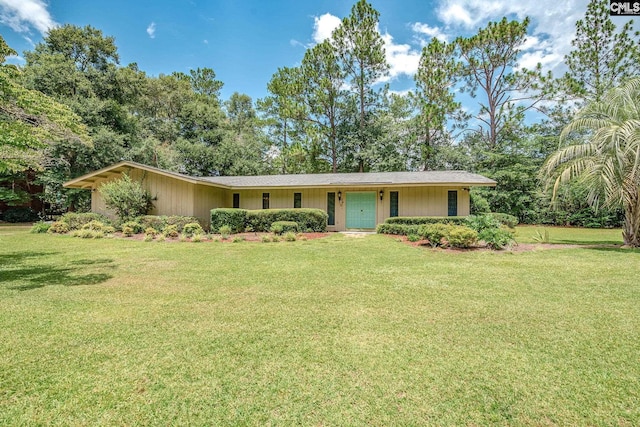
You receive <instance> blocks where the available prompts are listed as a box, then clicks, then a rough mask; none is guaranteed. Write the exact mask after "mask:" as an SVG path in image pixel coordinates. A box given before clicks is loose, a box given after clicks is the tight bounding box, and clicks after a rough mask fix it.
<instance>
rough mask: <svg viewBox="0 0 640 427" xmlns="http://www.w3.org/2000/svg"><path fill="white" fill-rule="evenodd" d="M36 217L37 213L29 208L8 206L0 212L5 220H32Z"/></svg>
mask: <svg viewBox="0 0 640 427" xmlns="http://www.w3.org/2000/svg"><path fill="white" fill-rule="evenodd" d="M37 219H38V214H37V213H36V212H34V211H33V209H31V208H26V207H17V208H9V209H7V210H6V211H4V212H3V213H2V220H3V221H7V222H32V221H36V220H37Z"/></svg>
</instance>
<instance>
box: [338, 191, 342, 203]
mask: <svg viewBox="0 0 640 427" xmlns="http://www.w3.org/2000/svg"><path fill="white" fill-rule="evenodd" d="M338 201H339V202H341V201H342V191H338Z"/></svg>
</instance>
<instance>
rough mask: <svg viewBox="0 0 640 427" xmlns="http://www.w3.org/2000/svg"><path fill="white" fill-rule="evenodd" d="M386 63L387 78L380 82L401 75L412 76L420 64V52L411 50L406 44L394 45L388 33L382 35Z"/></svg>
mask: <svg viewBox="0 0 640 427" xmlns="http://www.w3.org/2000/svg"><path fill="white" fill-rule="evenodd" d="M382 40H384V50H385V56H386V59H387V62H388V63H389V66H390V69H389V76H387V77H386V78H384V79H383V80H382V81H389V80H392V79H394V78H396V77H398V76H400V75H402V74H405V75H407V76H413V75H414V74H415V73H416V71H418V65H419V64H420V52H419V51H417V50H413V49H412V48H411V46H410V45H408V44H395V43H394V42H393V37H392V36H391V34H389V33H385V34H383V35H382Z"/></svg>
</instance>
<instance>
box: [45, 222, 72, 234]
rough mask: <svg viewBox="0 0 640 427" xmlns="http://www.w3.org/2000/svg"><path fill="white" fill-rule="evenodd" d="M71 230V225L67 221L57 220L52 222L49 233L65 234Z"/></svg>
mask: <svg viewBox="0 0 640 427" xmlns="http://www.w3.org/2000/svg"><path fill="white" fill-rule="evenodd" d="M68 232H69V226H68V225H67V223H66V222H62V221H55V222H52V223H51V226H50V227H49V230H47V233H55V234H65V233H68Z"/></svg>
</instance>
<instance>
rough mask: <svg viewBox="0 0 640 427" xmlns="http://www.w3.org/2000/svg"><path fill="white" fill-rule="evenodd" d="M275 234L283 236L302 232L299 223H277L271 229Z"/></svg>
mask: <svg viewBox="0 0 640 427" xmlns="http://www.w3.org/2000/svg"><path fill="white" fill-rule="evenodd" d="M269 231H271V232H272V233H274V234H283V233H288V232H293V233H298V232H299V231H300V227H299V226H298V223H297V222H294V221H275V222H274V223H272V224H271V227H270V228H269Z"/></svg>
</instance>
